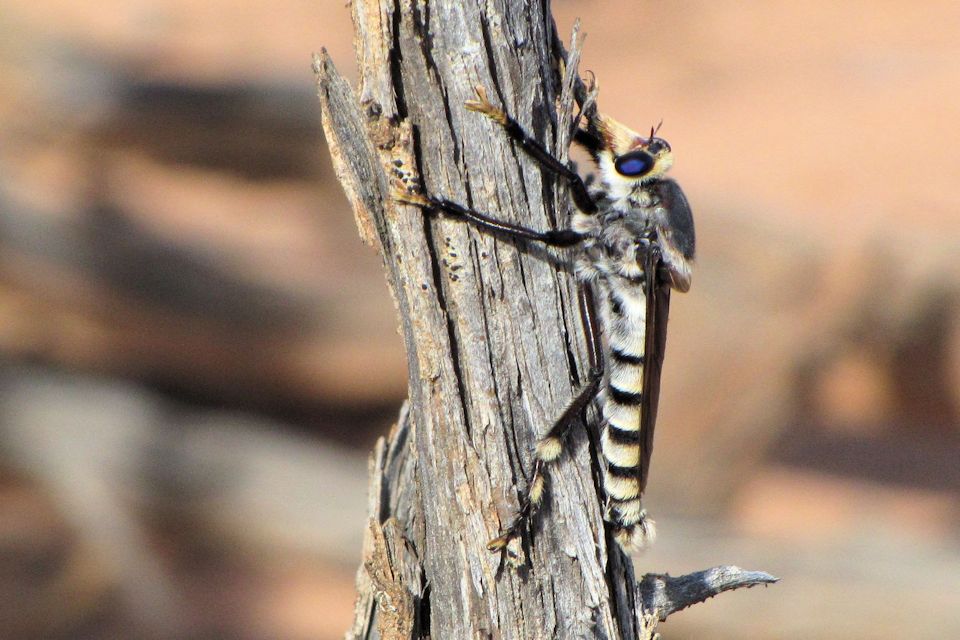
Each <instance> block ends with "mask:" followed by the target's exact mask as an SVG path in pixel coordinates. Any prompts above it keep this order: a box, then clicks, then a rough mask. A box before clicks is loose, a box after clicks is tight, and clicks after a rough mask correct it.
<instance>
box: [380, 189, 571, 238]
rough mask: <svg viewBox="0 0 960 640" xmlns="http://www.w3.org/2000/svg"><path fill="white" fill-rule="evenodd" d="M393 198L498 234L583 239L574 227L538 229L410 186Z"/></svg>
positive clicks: (521, 236)
mask: <svg viewBox="0 0 960 640" xmlns="http://www.w3.org/2000/svg"><path fill="white" fill-rule="evenodd" d="M394 198H395V199H397V200H399V201H400V202H403V203H406V204H412V205H414V206H416V207H420V208H421V209H424V210H428V211H439V212H440V213H443V214H446V215H448V216H450V217H452V218H458V219H460V220H463V221H464V222H468V223H470V224H472V225H473V226H475V227H477V228H478V229H483V230H484V231H491V232H493V233H496V234H501V235H505V236H507V237H509V238H514V239H518V240H525V241H534V242H542V243H544V244H545V245H547V246H550V247H571V246H573V245H575V244H578V243H579V242H580V241H582V240H583V238H584V236H583V234H580V233H578V232H576V231H574V230H573V229H555V230H551V231H536V230H534V229H530V228H528V227H524V226H521V225H518V224H512V223H510V222H504V221H502V220H497V219H496V218H491V217H490V216H488V215H486V214H483V213H480V212H479V211H474V210H473V209H468V208H466V207H464V206H463V205H460V204H457V203H456V202H452V201H450V200H447V199H445V198H437V197H435V196H429V195H424V194H421V193H416V192H414V193H411V192H410V191H407V190H397V191H396V192H395V193H394Z"/></svg>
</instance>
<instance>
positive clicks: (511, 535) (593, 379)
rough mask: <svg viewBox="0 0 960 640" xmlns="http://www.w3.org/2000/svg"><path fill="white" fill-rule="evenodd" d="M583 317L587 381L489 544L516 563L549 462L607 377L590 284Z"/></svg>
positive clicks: (582, 292) (583, 288) (543, 444)
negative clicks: (515, 507)
mask: <svg viewBox="0 0 960 640" xmlns="http://www.w3.org/2000/svg"><path fill="white" fill-rule="evenodd" d="M579 298H580V318H581V321H582V322H583V326H584V329H585V330H586V332H587V350H588V354H589V358H590V374H589V379H588V380H587V383H586V384H585V385H583V387H581V388H580V391H579V392H577V395H576V396H575V397H574V399H573V400H572V401H571V402H570V404H568V405H567V408H566V409H564V411H563V413H562V414H560V417H559V418H558V419H557V421H556V422H555V423H554V424H553V426H552V427H551V428H550V431H548V432H547V434H546V435H545V436H543V437H542V438H540V441H539V442H538V443H537V449H536V454H535V462H534V467H533V477H532V478H531V479H530V483H529V484H528V485H527V490H526V491H525V492H524V493H523V495H522V496H521V497H520V511H519V512H518V513H517V515H516V517H514V519H513V521H511V523H510V525H509V526H507V528H506V530H505V531H504V532H503V533H502V534H501V535H500V536H499V537H497V538H495V539H493V540H491V541H490V542H489V543H488V544H487V549H489V550H490V551H503V552H505V553H506V555H507V561H508V562H509V563H510V564H511V565H514V566H518V565H520V564H522V560H521V556H520V553H519V550H518V546H519V545H518V543H519V540H520V536H521V534H522V532H523V531H524V530H525V529H526V528H527V526H528V525H529V523H530V521H531V519H532V518H533V516H534V515H535V514H536V512H537V510H538V509H539V508H540V506H541V504H542V503H543V497H544V492H545V489H546V472H547V465H550V464H552V463H554V462H556V461H557V460H558V459H559V458H560V455H561V454H562V453H563V449H564V442H565V440H566V435H567V433H568V432H569V430H570V427H571V426H572V425H573V423H574V421H575V420H576V419H577V417H578V416H579V415H580V414H581V413H583V410H584V409H585V408H586V406H587V404H589V403H590V401H591V400H593V398H594V397H596V395H597V392H598V391H599V389H600V382H601V381H602V380H603V354H602V351H601V349H600V329H599V325H598V324H597V318H596V307H595V304H594V299H593V290H592V289H591V288H590V285H589V284H581V285H580V289H579Z"/></svg>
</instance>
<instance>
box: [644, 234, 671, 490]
mask: <svg viewBox="0 0 960 640" xmlns="http://www.w3.org/2000/svg"><path fill="white" fill-rule="evenodd" d="M661 263H662V260H661V254H660V250H659V247H658V246H657V245H656V244H654V245H653V246H652V250H651V251H649V252H648V255H647V264H646V268H645V272H646V297H647V322H646V335H645V336H644V341H645V349H644V358H643V396H642V397H643V402H642V404H641V405H640V468H639V472H640V492H641V493H643V491H644V490H645V489H646V487H647V476H648V475H649V473H650V456H651V454H652V453H653V431H654V427H655V426H656V424H657V407H658V406H659V404H660V373H661V371H662V370H663V354H664V349H665V348H666V345H667V316H668V315H669V312H670V284H669V282H668V281H667V279H665V278H663V277H661V276H660V270H661Z"/></svg>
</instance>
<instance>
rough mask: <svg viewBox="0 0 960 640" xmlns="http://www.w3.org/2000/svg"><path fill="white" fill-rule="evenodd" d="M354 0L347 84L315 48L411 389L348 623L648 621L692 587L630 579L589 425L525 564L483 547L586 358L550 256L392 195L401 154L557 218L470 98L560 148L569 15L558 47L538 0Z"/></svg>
mask: <svg viewBox="0 0 960 640" xmlns="http://www.w3.org/2000/svg"><path fill="white" fill-rule="evenodd" d="M352 10H353V18H354V26H355V31H356V34H355V35H356V40H355V45H356V49H357V57H358V61H359V69H360V79H359V87H358V90H357V92H356V93H354V92H353V91H352V90H351V88H350V87H349V85H348V84H347V83H346V82H345V81H344V80H343V79H342V78H341V77H340V76H339V75H338V74H337V72H336V70H335V68H334V66H333V64H332V61H331V60H330V59H329V57H328V56H327V55H326V52H323V53H321V54H320V55H318V56H316V58H315V61H314V66H315V70H316V72H317V76H318V85H319V93H320V101H321V107H322V118H323V127H324V132H325V134H326V137H327V142H328V145H329V147H330V152H331V155H332V156H333V160H334V166H335V168H336V170H337V174H338V178H339V179H340V181H341V183H342V184H343V186H344V189H345V191H346V193H347V196H348V198H349V200H350V202H351V204H352V206H353V209H354V215H355V216H356V219H357V224H358V227H359V229H360V234H361V237H362V238H363V239H364V240H365V241H367V242H368V243H370V244H373V245H375V246H376V247H377V248H378V249H379V251H380V252H381V255H382V256H383V259H384V265H385V268H386V271H387V275H388V280H389V284H390V289H391V292H392V294H393V297H394V301H395V303H396V305H397V308H398V311H399V317H400V321H401V328H402V333H403V338H404V341H405V344H406V349H407V359H408V366H409V372H410V389H409V402H408V404H407V405H406V406H405V408H404V410H403V411H402V413H401V417H400V420H399V422H398V425H397V427H396V428H395V429H394V430H393V432H392V433H391V434H390V436H389V437H388V438H386V439H385V440H382V441H381V442H380V443H379V444H378V445H377V449H376V451H375V453H374V456H373V458H372V460H371V491H370V504H369V509H370V522H369V527H368V531H367V535H366V538H365V550H364V563H363V565H362V566H361V568H360V570H359V572H358V588H359V592H360V594H359V598H358V603H357V616H356V621H355V624H354V626H353V628H352V629H351V631H350V632H349V633H348V637H349V638H368V637H376V636H377V634H379V637H382V638H390V639H394V638H410V637H425V636H428V635H429V636H430V637H433V638H444V639H446V638H476V637H484V638H486V637H492V638H559V637H573V638H580V637H598V638H627V639H633V638H647V637H651V636H652V634H653V630H654V629H655V627H656V623H657V621H658V620H659V619H660V618H661V617H665V615H666V613H665V612H668V610H672V609H676V608H679V607H678V606H677V605H678V603H679V601H678V600H675V599H671V598H672V596H675V595H676V594H683V593H686V591H684V590H682V589H681V590H677V589H673V590H672V591H671V589H670V585H669V583H668V581H667V580H666V579H663V580H660V581H659V582H658V581H655V580H653V581H651V583H650V584H651V587H650V589H651V590H650V591H649V593H646V594H645V593H644V592H643V591H638V590H637V583H636V581H635V579H634V575H633V568H632V564H631V562H630V560H629V558H627V557H626V556H625V555H624V554H623V553H622V552H621V551H620V550H619V548H617V547H616V545H615V544H613V543H612V541H611V540H610V538H609V536H608V535H607V534H606V533H605V528H604V524H603V518H602V513H601V499H600V495H601V494H600V485H599V479H598V476H597V475H596V474H595V472H594V469H595V468H596V465H594V464H593V458H594V448H593V446H592V444H591V442H590V439H589V438H587V437H586V435H585V433H586V432H585V431H584V430H582V429H581V430H579V431H578V432H577V433H576V435H575V436H574V438H573V439H572V443H573V444H572V449H571V451H570V454H569V455H568V456H566V457H565V459H564V461H563V462H562V463H561V464H559V465H557V466H556V467H554V470H553V472H552V474H551V476H550V483H549V494H550V495H549V497H548V499H547V503H548V506H547V508H546V509H545V510H544V511H543V512H541V515H540V517H539V518H538V521H537V525H536V526H535V531H534V536H533V542H532V544H531V545H529V546H528V547H527V549H526V551H527V553H528V566H527V567H525V568H523V569H521V570H518V571H517V570H513V569H510V568H508V567H505V566H503V564H502V562H501V558H500V557H499V556H498V555H495V554H491V553H490V552H489V551H487V549H486V544H487V541H488V540H490V539H491V538H494V537H496V536H497V535H498V534H499V533H500V531H501V529H502V528H503V526H504V525H505V524H507V523H508V521H509V520H510V519H511V518H512V517H513V516H514V514H515V513H516V512H517V509H518V495H519V491H520V490H521V489H522V488H523V487H525V486H526V482H527V479H528V478H529V477H530V474H531V470H532V454H533V449H534V445H535V442H536V439H537V436H538V434H541V433H543V432H544V431H545V430H546V429H547V428H549V426H550V424H551V423H552V421H553V419H554V418H555V417H556V416H557V415H558V414H559V412H560V411H561V410H562V409H563V407H564V405H565V403H566V402H567V401H568V400H569V399H570V398H571V397H572V396H573V394H574V392H575V390H576V388H577V386H578V384H579V382H580V381H581V380H583V379H584V376H585V372H586V370H587V357H586V351H585V346H586V345H585V342H584V340H583V338H582V335H583V330H582V327H581V326H580V320H579V315H578V312H577V302H576V295H575V289H574V283H573V280H572V276H571V274H570V273H569V270H568V269H566V268H565V267H564V264H565V263H564V260H563V256H556V255H552V254H548V253H546V252H544V251H540V250H537V249H534V248H530V247H526V246H522V245H519V244H516V243H511V242H508V241H504V240H503V239H498V238H494V237H492V236H491V235H489V234H484V233H481V232H478V231H477V230H475V229H473V228H471V227H469V226H468V225H466V224H463V223H462V222H458V221H453V220H447V219H444V218H432V217H427V216H425V215H424V214H423V212H421V211H420V210H419V209H417V208H414V207H408V206H404V205H399V204H397V203H396V202H394V201H393V200H392V199H391V196H390V191H391V184H392V183H394V182H396V180H397V176H396V169H397V167H398V166H402V167H403V168H404V169H407V170H412V171H413V172H414V174H416V175H418V176H419V177H420V179H421V180H422V182H423V184H424V186H425V188H426V190H427V191H429V192H430V193H433V194H437V195H441V196H444V197H447V198H450V199H451V200H454V201H457V202H461V203H464V204H466V205H468V206H473V207H475V208H477V209H479V210H482V211H487V212H491V213H493V214H495V215H496V217H498V218H500V219H503V220H509V221H514V222H520V223H523V224H525V225H528V226H531V227H534V228H537V229H548V228H556V227H560V226H563V225H564V224H565V221H566V220H567V217H568V214H569V204H568V198H567V197H566V193H565V190H563V189H560V188H558V187H557V186H556V185H555V183H554V181H553V180H552V179H551V178H549V177H545V176H544V175H543V174H542V173H541V171H540V169H539V168H538V167H537V166H536V165H535V164H534V163H533V162H531V161H530V160H529V159H528V158H527V157H526V156H525V155H523V154H522V153H519V152H518V151H517V150H516V149H514V148H513V146H512V145H511V144H510V142H509V141H508V140H507V138H506V136H505V135H503V133H502V132H501V131H499V130H497V129H496V127H495V126H494V125H493V124H492V123H490V122H489V121H487V120H486V119H485V118H482V117H480V116H479V115H478V114H475V113H471V112H468V111H467V110H466V109H464V107H463V103H464V101H465V100H467V99H469V98H472V97H473V96H474V87H475V86H476V85H482V86H483V87H485V88H486V90H487V92H488V94H489V95H490V97H491V99H493V100H495V101H496V102H498V103H500V104H502V105H503V106H504V107H505V108H506V109H507V110H508V111H509V112H510V113H511V114H512V115H514V116H515V117H516V118H517V119H518V120H519V121H520V122H521V123H522V124H523V125H524V127H526V128H527V129H528V130H529V131H532V132H534V133H535V134H536V136H537V137H538V138H539V139H540V140H543V141H544V142H545V143H546V144H547V146H548V148H551V149H553V150H554V152H555V154H556V155H557V156H558V157H560V158H561V159H564V158H566V151H567V146H568V142H569V127H570V125H571V123H572V118H571V114H572V113H573V110H574V98H573V96H574V94H575V93H577V90H579V93H580V97H581V99H582V98H583V97H584V95H583V91H582V84H580V83H579V78H578V76H577V75H576V57H577V51H578V47H579V44H578V42H577V40H576V32H575V34H574V41H573V44H572V46H571V52H570V56H569V59H567V62H568V63H569V64H566V65H564V64H562V62H561V61H562V60H564V59H566V54H565V52H564V51H563V48H562V46H560V45H559V41H558V39H557V38H556V37H555V32H554V26H553V21H552V18H551V16H550V13H549V5H548V3H546V2H545V1H543V0H532V1H530V2H528V3H511V2H505V1H502V0H501V1H500V2H491V3H486V4H484V5H483V6H477V4H476V3H473V2H427V1H426V0H419V1H413V2H410V1H408V0H399V1H397V2H389V1H386V0H354V2H353V4H352ZM697 580H698V581H699V582H698V584H706V585H708V586H709V583H707V582H704V580H703V579H702V576H700V577H698V578H697ZM690 592H691V593H694V592H696V595H697V597H700V596H702V595H703V594H702V593H700V592H698V591H696V589H694V590H691V591H690ZM665 594H667V595H665ZM671 594H672V595H671ZM648 596H649V598H648ZM657 597H659V600H658V599H657ZM644 602H647V603H648V605H649V606H644V605H643V604H642V603H644ZM664 603H669V606H666V605H665V604H664Z"/></svg>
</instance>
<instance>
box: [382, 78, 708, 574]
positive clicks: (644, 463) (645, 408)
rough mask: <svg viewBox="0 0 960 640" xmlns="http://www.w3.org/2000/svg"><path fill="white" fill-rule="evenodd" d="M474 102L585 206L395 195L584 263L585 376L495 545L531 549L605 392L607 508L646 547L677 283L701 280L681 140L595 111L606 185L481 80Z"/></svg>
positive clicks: (581, 130)
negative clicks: (523, 206)
mask: <svg viewBox="0 0 960 640" xmlns="http://www.w3.org/2000/svg"><path fill="white" fill-rule="evenodd" d="M465 106H466V108H467V109H469V110H471V111H476V112H479V113H481V114H483V115H485V116H486V117H488V118H490V119H491V120H492V121H494V122H495V123H497V124H498V125H500V126H501V127H502V128H503V129H504V131H505V132H506V134H507V135H508V136H509V137H510V138H511V139H513V140H514V141H515V142H516V143H517V144H519V145H520V147H522V148H523V149H524V150H525V151H526V152H527V153H528V154H529V155H530V156H531V157H532V158H533V159H534V160H536V161H537V162H539V163H540V164H541V165H542V166H543V168H544V169H546V170H547V171H549V172H551V173H553V174H555V175H556V176H558V177H559V178H561V179H563V180H565V181H566V182H567V183H568V184H569V186H570V194H571V198H572V200H573V203H574V205H575V206H576V211H575V213H574V216H573V223H572V226H571V227H570V228H569V229H559V230H552V231H543V232H541V231H536V230H533V229H529V228H526V227H522V226H519V225H515V224H511V223H507V222H503V221H500V220H497V219H495V218H492V217H490V216H488V215H486V214H483V213H479V212H477V211H474V210H472V209H468V208H466V207H464V206H462V205H460V204H457V203H455V202H451V201H450V200H446V199H444V198H439V197H436V196H433V195H429V194H425V193H422V192H421V191H419V190H418V189H417V188H416V187H407V188H405V189H399V190H398V191H397V193H396V194H395V196H396V198H397V199H398V200H400V201H402V202H405V203H407V204H411V205H415V206H417V207H420V208H422V209H423V210H425V211H428V212H439V213H441V214H444V215H447V216H450V217H453V218H458V219H461V220H463V221H465V222H468V223H470V224H472V225H474V226H476V227H478V228H479V229H482V230H485V231H489V232H492V233H494V234H501V235H503V236H507V237H511V238H516V239H520V240H523V241H526V242H533V243H535V242H539V243H543V244H545V245H548V246H551V247H571V248H576V250H577V253H576V259H575V265H574V266H575V270H574V272H575V274H576V277H577V279H578V281H579V284H580V287H579V297H580V310H581V317H582V320H583V326H584V328H585V331H586V334H587V336H586V337H587V345H588V351H589V356H590V374H589V378H588V380H587V382H586V384H585V385H584V386H583V387H582V389H581V390H580V391H579V392H578V393H577V395H576V397H575V398H574V399H573V400H572V401H571V402H570V404H569V405H568V406H567V408H566V409H565V410H564V411H563V413H562V414H561V415H560V417H559V418H558V419H557V421H556V422H555V423H554V425H553V427H552V428H551V429H550V430H549V431H548V432H547V434H546V435H545V436H543V437H542V438H540V440H539V442H538V443H537V446H536V453H535V465H534V472H533V476H532V478H531V480H530V482H529V484H528V486H527V489H526V491H525V493H523V494H521V499H520V510H519V513H518V515H517V516H516V517H515V518H514V520H513V521H512V522H511V524H510V525H508V526H507V527H506V529H505V530H504V531H503V532H502V535H500V536H499V537H497V538H496V539H494V540H492V541H491V542H490V543H489V545H488V548H489V549H490V550H491V551H505V552H506V554H507V557H508V559H511V560H512V561H514V563H516V561H518V558H520V557H522V555H521V554H522V546H521V536H522V532H523V531H524V530H525V528H526V527H527V525H528V524H529V521H530V519H531V518H532V517H533V515H534V513H535V512H536V510H537V509H538V507H539V506H540V504H541V503H542V501H543V497H544V493H545V487H546V470H547V467H548V466H549V465H550V464H551V463H554V462H556V461H557V460H558V459H559V457H560V455H561V454H562V453H563V448H564V443H565V441H566V438H565V436H566V434H567V431H568V429H569V428H570V426H571V424H572V423H573V422H574V421H575V420H576V418H577V417H578V416H579V415H580V414H581V413H582V411H583V410H584V409H585V407H586V406H587V404H588V403H589V402H590V401H591V400H593V399H594V398H597V399H598V400H599V404H600V410H601V414H602V416H603V422H602V425H601V436H600V451H601V452H602V454H603V459H604V462H605V464H604V467H605V468H604V470H603V478H604V490H605V493H606V496H607V506H606V519H607V520H608V521H609V522H610V523H611V525H612V528H613V534H614V537H615V539H616V540H617V542H618V543H619V544H620V545H621V546H622V547H623V548H624V549H626V550H627V551H631V550H635V549H639V548H643V547H645V546H646V545H647V544H649V543H650V542H651V541H652V540H653V537H654V523H653V520H652V519H650V518H649V517H648V516H647V512H646V510H645V509H644V508H643V504H642V502H641V497H642V495H643V491H644V489H645V488H646V485H647V476H648V474H649V470H650V454H651V452H652V450H653V430H654V425H655V423H656V419H657V404H658V400H659V395H660V371H661V368H662V365H663V355H664V346H665V344H666V335H667V313H668V310H669V305H670V290H671V289H676V290H677V291H680V292H686V291H687V290H688V289H689V288H690V278H691V267H692V261H693V255H694V229H693V216H692V214H691V212H690V206H689V205H688V204H687V199H686V197H685V196H684V195H683V191H681V190H680V187H679V186H678V185H677V183H676V182H674V181H673V180H670V179H669V178H667V177H666V173H667V171H668V170H669V169H670V167H671V165H672V164H673V156H672V153H671V149H670V145H669V144H668V143H667V141H666V140H664V139H662V138H659V137H657V136H656V133H657V131H656V130H655V129H651V130H650V135H649V136H648V137H644V136H641V135H640V134H638V133H636V132H634V131H632V130H630V129H628V128H627V127H625V126H624V125H622V124H620V123H619V122H617V121H616V120H614V119H612V118H610V117H608V116H605V115H602V114H599V113H597V112H595V111H594V112H593V113H592V114H589V115H587V117H586V122H585V123H583V125H581V126H579V127H577V131H576V134H575V136H574V142H576V143H578V144H580V145H581V146H582V147H583V148H585V149H586V151H587V152H588V153H589V154H590V155H591V156H592V157H593V160H594V161H595V163H596V165H597V173H598V177H599V180H598V181H597V182H598V183H599V184H597V185H596V186H594V187H588V186H587V183H586V182H584V180H583V179H582V178H581V177H580V175H579V174H578V173H577V172H576V171H575V170H574V169H573V168H571V167H570V166H568V165H566V164H564V163H562V162H561V161H559V160H558V159H556V158H555V157H553V156H552V155H551V154H550V153H549V152H548V151H547V150H546V148H544V147H543V145H541V144H540V143H539V142H537V141H536V140H534V139H533V138H532V137H531V136H530V135H529V134H528V133H527V132H526V131H524V130H523V128H522V127H521V126H520V124H519V123H518V122H517V121H516V120H514V119H513V118H512V117H511V116H510V115H508V114H507V113H506V112H505V111H504V110H502V109H500V108H497V107H496V106H494V105H493V104H491V103H490V102H489V100H488V99H487V96H486V93H485V92H484V90H483V88H482V87H478V88H477V99H476V100H470V101H467V102H466V105H465ZM407 184H409V182H408V183H407ZM598 311H599V313H598Z"/></svg>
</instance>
